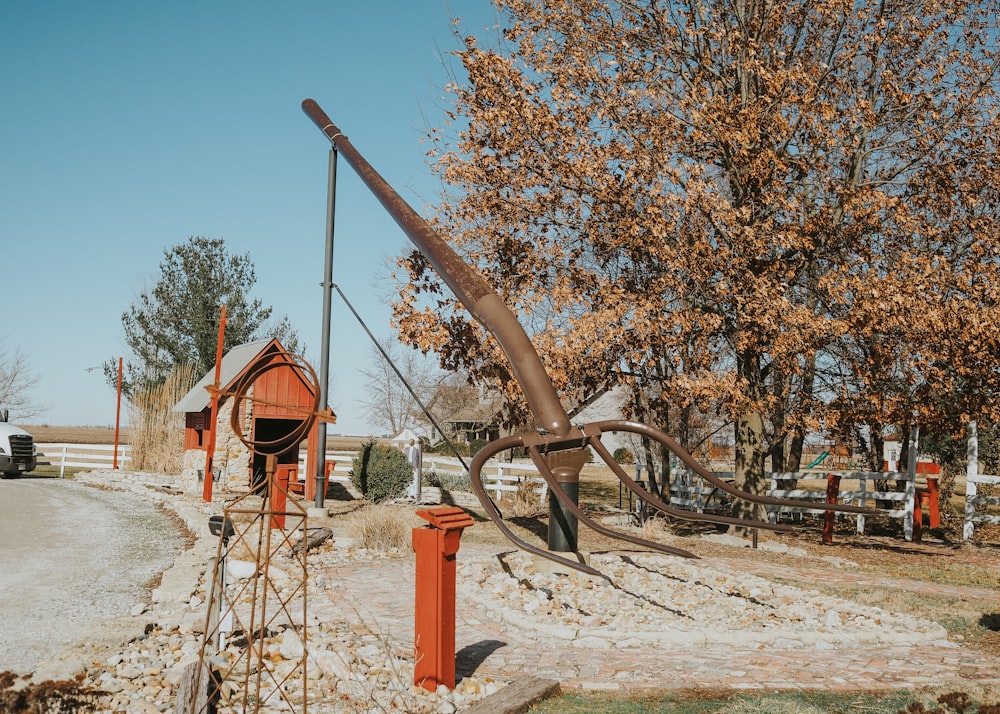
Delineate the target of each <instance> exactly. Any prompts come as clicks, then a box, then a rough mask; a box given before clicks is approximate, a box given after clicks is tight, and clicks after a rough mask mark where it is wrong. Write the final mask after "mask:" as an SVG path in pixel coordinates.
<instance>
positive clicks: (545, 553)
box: [469, 436, 610, 580]
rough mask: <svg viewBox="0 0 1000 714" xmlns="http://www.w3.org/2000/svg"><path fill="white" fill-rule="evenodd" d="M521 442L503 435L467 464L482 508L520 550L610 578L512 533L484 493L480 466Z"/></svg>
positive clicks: (568, 566) (516, 437) (581, 570)
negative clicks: (497, 446)
mask: <svg viewBox="0 0 1000 714" xmlns="http://www.w3.org/2000/svg"><path fill="white" fill-rule="evenodd" d="M498 444H499V445H500V446H499V448H493V447H495V446H496V445H498ZM520 444H521V439H520V437H519V436H513V437H505V438H503V439H498V440H497V441H494V442H491V443H490V444H487V445H486V446H484V447H483V448H482V449H481V450H480V451H479V452H478V453H477V454H476V456H475V457H474V458H473V459H472V464H471V465H470V466H469V481H470V482H471V485H472V492H473V493H475V494H476V496H477V497H478V498H479V502H480V503H481V504H482V505H483V509H484V510H485V511H486V514H487V515H488V516H489V517H490V518H491V519H492V520H493V523H494V524H495V525H496V527H497V528H499V529H500V532H501V533H503V534H504V536H506V537H507V540H509V541H510V542H511V543H513V544H514V545H516V546H517V547H518V548H520V549H521V550H526V551H528V552H529V553H534V554H535V555H537V556H540V557H542V558H545V559H547V560H551V561H553V562H555V563H560V564H561V565H564V566H566V567H567V568H573V569H574V570H579V571H580V572H582V573H586V574H587V575H595V576H597V577H599V578H604V579H605V580H610V578H608V576H607V575H605V574H604V573H602V572H601V571H600V570H597V569H596V568H592V567H591V566H589V565H587V564H586V563H581V562H579V561H576V560H570V559H569V558H564V557H562V556H561V555H556V554H555V553H553V552H552V551H551V550H545V549H544V548H539V547H538V546H535V545H531V544H530V543H528V542H526V541H524V540H522V539H521V538H518V537H517V536H516V535H514V533H513V531H511V530H510V528H508V527H507V524H506V523H504V520H503V516H502V515H500V511H499V510H498V509H497V507H496V504H495V503H493V499H492V498H490V496H489V494H488V493H486V489H485V488H484V487H483V482H482V479H481V478H480V472H481V471H482V466H483V464H484V463H485V462H486V460H487V459H489V458H490V457H491V456H493V455H495V454H497V453H499V452H501V451H503V450H504V449H509V448H511V447H513V446H519V445H520Z"/></svg>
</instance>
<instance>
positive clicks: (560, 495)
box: [528, 445, 698, 559]
mask: <svg viewBox="0 0 1000 714" xmlns="http://www.w3.org/2000/svg"><path fill="white" fill-rule="evenodd" d="M528 453H529V454H530V455H531V460H532V461H533V462H534V463H535V466H537V467H538V471H539V473H541V474H542V478H544V479H545V482H546V483H547V484H548V485H549V490H551V491H552V493H553V494H555V497H556V498H557V499H559V502H560V503H561V504H562V505H563V506H565V507H566V508H568V509H569V510H570V511H572V512H573V515H575V516H576V517H577V519H578V520H579V521H580V522H581V523H584V524H585V525H586V526H587V527H588V528H590V529H591V530H594V531H597V532H598V533H600V534H601V535H606V536H608V537H609V538H616V539H618V540H624V541H627V542H629V543H633V544H635V545H638V546H642V547H643V548H649V549H650V550H657V551H659V552H661V553H666V554H667V555H677V556H680V557H681V558H694V559H698V556H697V555H695V554H694V553H691V552H689V551H686V550H682V549H681V548H672V547H670V546H669V545H663V544H662V543H656V542H654V541H651V540H645V539H644V538H639V537H637V536H633V535H629V534H628V533H622V532H620V531H616V530H614V529H612V528H608V527H606V526H602V525H601V524H600V523H597V522H596V521H594V520H592V519H591V518H590V516H588V515H587V514H586V513H584V511H583V509H581V508H580V507H579V506H578V505H577V504H576V503H574V502H573V499H572V498H570V497H569V494H567V493H566V492H565V491H564V490H563V488H562V486H560V485H559V482H558V481H556V477H555V475H554V474H553V473H552V471H550V470H549V466H548V464H547V463H545V459H544V458H543V456H542V454H541V452H539V450H538V447H537V446H534V445H532V446H529V447H528Z"/></svg>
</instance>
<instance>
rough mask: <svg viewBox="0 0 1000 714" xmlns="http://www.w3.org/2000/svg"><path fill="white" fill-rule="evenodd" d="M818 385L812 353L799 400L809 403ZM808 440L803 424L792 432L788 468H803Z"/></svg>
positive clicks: (807, 361) (804, 372) (808, 358)
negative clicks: (804, 446)
mask: <svg viewBox="0 0 1000 714" xmlns="http://www.w3.org/2000/svg"><path fill="white" fill-rule="evenodd" d="M815 385H816V355H815V354H811V355H809V356H808V357H807V358H806V364H805V367H804V368H803V370H802V386H801V387H800V389H799V402H800V403H807V402H809V401H810V400H811V399H812V397H813V389H814V388H815ZM805 441H806V433H805V431H803V429H802V427H801V426H797V427H795V431H794V433H793V434H792V441H791V444H790V445H789V448H788V464H787V466H788V470H789V471H799V470H800V469H801V468H802V447H803V445H804V444H805Z"/></svg>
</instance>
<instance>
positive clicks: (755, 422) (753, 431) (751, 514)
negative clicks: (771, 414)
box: [733, 355, 767, 531]
mask: <svg viewBox="0 0 1000 714" xmlns="http://www.w3.org/2000/svg"><path fill="white" fill-rule="evenodd" d="M737 361H738V367H737V368H738V369H739V371H740V374H741V375H742V376H743V377H744V379H745V380H746V384H747V397H748V398H749V399H750V401H751V403H752V404H753V405H758V404H760V401H761V397H762V396H763V375H762V373H761V368H760V358H759V357H758V356H757V355H741V356H740V358H739V359H738V360H737ZM765 455H766V453H765V444H764V418H763V416H762V415H761V413H760V410H759V408H756V406H754V407H752V408H751V409H750V410H748V411H747V412H746V413H744V414H740V415H739V416H738V417H737V418H736V459H735V469H736V473H735V478H736V487H737V488H740V489H742V490H744V491H747V492H749V493H753V494H762V493H764V492H766V491H767V481H766V479H765V478H764V457H765ZM733 515H734V516H736V517H737V518H745V519H750V520H765V519H766V517H767V513H766V511H765V509H764V507H763V506H761V505H759V504H754V503H750V502H749V501H744V500H742V499H737V500H736V502H735V503H734V504H733ZM733 530H735V531H740V530H744V529H737V528H735V527H734V529H733Z"/></svg>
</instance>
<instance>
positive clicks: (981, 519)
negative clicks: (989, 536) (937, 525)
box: [962, 422, 1000, 540]
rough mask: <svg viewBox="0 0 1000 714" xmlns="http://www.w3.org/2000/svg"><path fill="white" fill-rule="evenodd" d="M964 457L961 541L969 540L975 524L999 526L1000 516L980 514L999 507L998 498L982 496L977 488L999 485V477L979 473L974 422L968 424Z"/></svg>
mask: <svg viewBox="0 0 1000 714" xmlns="http://www.w3.org/2000/svg"><path fill="white" fill-rule="evenodd" d="M966 436H967V439H968V442H967V447H966V457H965V523H964V525H963V526H962V540H969V539H970V538H972V534H973V532H974V531H975V528H976V524H977V523H990V524H1000V515H989V514H987V513H983V512H981V507H982V506H986V507H989V506H1000V496H984V495H980V493H979V486H980V485H983V486H986V485H995V484H1000V476H993V475H991V474H981V473H979V432H978V428H977V426H976V422H969V426H968V432H967V434H966Z"/></svg>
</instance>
